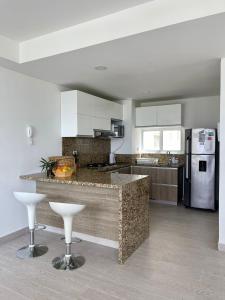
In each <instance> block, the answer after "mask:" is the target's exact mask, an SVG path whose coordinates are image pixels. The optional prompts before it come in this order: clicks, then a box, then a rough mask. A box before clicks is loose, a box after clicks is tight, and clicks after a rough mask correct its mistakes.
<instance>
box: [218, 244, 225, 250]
mask: <svg viewBox="0 0 225 300" xmlns="http://www.w3.org/2000/svg"><path fill="white" fill-rule="evenodd" d="M218 250H219V251H223V252H225V244H221V243H218Z"/></svg>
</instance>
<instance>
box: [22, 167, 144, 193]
mask: <svg viewBox="0 0 225 300" xmlns="http://www.w3.org/2000/svg"><path fill="white" fill-rule="evenodd" d="M145 177H147V176H146V175H134V174H118V173H111V172H99V171H97V170H90V169H87V168H81V169H79V170H78V171H77V172H76V174H75V175H73V176H72V177H69V178H57V177H53V178H48V177H47V176H46V174H45V173H36V174H29V175H22V176H20V178H21V179H24V180H31V181H36V182H49V183H59V184H74V185H81V186H95V187H103V188H112V189H117V188H119V187H122V186H124V185H127V184H130V183H132V182H135V181H138V180H141V179H143V178H145Z"/></svg>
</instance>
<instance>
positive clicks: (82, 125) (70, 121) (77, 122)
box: [61, 90, 123, 137]
mask: <svg viewBox="0 0 225 300" xmlns="http://www.w3.org/2000/svg"><path fill="white" fill-rule="evenodd" d="M111 119H119V120H122V119H123V105H121V104H118V103H115V102H112V101H109V100H105V99H102V98H99V97H96V96H93V95H90V94H87V93H84V92H81V91H77V90H75V91H67V92H62V93H61V135H62V137H76V136H93V134H94V129H102V130H110V128H111Z"/></svg>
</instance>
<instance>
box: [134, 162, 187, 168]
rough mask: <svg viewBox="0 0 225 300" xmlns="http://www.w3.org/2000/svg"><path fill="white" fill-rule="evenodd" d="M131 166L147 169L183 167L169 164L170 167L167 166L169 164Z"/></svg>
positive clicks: (179, 164)
mask: <svg viewBox="0 0 225 300" xmlns="http://www.w3.org/2000/svg"><path fill="white" fill-rule="evenodd" d="M133 166H135V167H149V168H175V169H176V168H177V169H178V168H181V167H183V166H184V164H183V163H178V164H171V165H169V164H163V163H162V164H160V163H159V164H152V165H150V164H149V165H148V164H134V165H133Z"/></svg>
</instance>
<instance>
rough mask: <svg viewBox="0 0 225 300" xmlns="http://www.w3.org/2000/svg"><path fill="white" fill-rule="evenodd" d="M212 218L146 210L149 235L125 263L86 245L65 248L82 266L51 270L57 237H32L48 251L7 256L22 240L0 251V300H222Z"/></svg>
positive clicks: (223, 265)
mask: <svg viewBox="0 0 225 300" xmlns="http://www.w3.org/2000/svg"><path fill="white" fill-rule="evenodd" d="M217 218H218V215H217V214H215V213H211V212H202V211H195V210H190V209H185V208H183V207H169V206H162V205H156V204H155V205H151V231H150V232H151V235H150V238H149V240H147V241H146V242H145V243H144V244H143V245H142V246H141V247H140V248H139V249H138V250H137V251H136V252H135V253H134V254H133V255H132V256H131V257H130V258H129V260H128V261H127V262H126V264H125V265H122V266H121V265H118V264H117V260H116V257H117V256H116V251H115V250H113V249H110V248H107V247H103V246H99V245H95V244H92V243H88V242H82V243H80V244H76V245H73V249H74V252H76V253H77V254H82V255H84V256H85V258H86V264H85V265H84V266H83V267H82V268H81V269H79V270H76V271H73V272H64V271H57V270H55V269H53V268H52V266H51V259H52V258H53V257H55V256H57V255H58V254H61V253H63V250H64V247H63V243H62V241H61V240H60V239H59V236H58V235H55V234H52V233H48V232H38V233H37V239H38V240H39V241H40V242H41V243H46V244H48V246H49V252H48V253H47V254H46V255H44V256H42V257H39V258H36V259H33V260H25V261H22V260H18V259H16V258H15V251H16V249H17V248H19V247H21V246H23V245H24V244H26V241H27V238H28V237H27V236H23V237H20V238H17V239H15V240H13V241H10V242H7V243H5V244H3V245H1V246H0V299H4V300H5V299H6V300H11V299H15V300H22V299H29V300H34V299H38V300H40V299H44V300H45V299H48V300H53V299H54V300H58V299H60V300H64V299H65V300H67V299H74V300H77V299H79V300H118V299H126V300H142V299H144V300H148V299H149V300H165V299H172V300H176V299H179V300H181V299H183V300H187V299H188V300H190V299H204V300H205V299H206V300H207V299H213V300H216V299H221V300H222V299H223V300H224V299H225V253H221V252H218V251H217V250H216V248H217V239H218V237H217V236H218V224H217Z"/></svg>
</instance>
